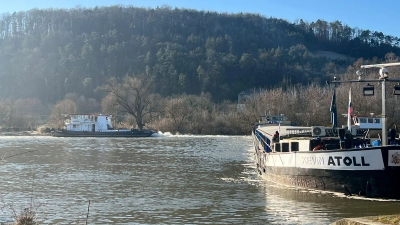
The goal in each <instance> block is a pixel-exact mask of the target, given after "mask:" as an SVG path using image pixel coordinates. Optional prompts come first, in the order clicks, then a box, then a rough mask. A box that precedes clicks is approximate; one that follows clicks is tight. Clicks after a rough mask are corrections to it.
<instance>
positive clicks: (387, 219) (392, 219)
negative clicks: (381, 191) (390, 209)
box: [372, 215, 400, 225]
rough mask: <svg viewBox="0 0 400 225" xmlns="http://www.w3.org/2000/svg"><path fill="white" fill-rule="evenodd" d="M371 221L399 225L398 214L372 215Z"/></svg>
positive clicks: (399, 216) (399, 217) (399, 218)
mask: <svg viewBox="0 0 400 225" xmlns="http://www.w3.org/2000/svg"><path fill="white" fill-rule="evenodd" d="M372 221H374V222H379V223H383V224H391V225H400V215H385V216H377V217H373V218H372Z"/></svg>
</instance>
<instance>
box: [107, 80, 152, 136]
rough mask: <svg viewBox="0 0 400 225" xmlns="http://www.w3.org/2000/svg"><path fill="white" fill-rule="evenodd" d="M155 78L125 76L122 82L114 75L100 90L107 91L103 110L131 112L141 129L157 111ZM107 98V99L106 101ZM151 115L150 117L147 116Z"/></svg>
mask: <svg viewBox="0 0 400 225" xmlns="http://www.w3.org/2000/svg"><path fill="white" fill-rule="evenodd" d="M153 83H154V80H153V79H152V78H151V77H149V76H141V77H132V76H125V77H124V78H123V80H122V82H119V81H118V80H117V78H115V77H113V78H110V79H109V80H108V84H107V85H105V86H103V87H101V88H100V90H101V91H103V92H105V93H107V95H106V96H105V98H104V99H103V101H102V106H103V107H107V108H103V111H104V110H106V111H108V112H109V110H112V111H113V112H118V113H124V112H125V113H129V114H130V115H132V116H133V117H134V118H135V120H136V124H137V126H138V128H139V129H140V130H142V129H143V127H144V126H145V121H144V120H145V119H146V118H147V119H149V118H150V119H151V114H152V113H155V112H156V110H155V106H156V105H155V103H156V100H157V96H156V95H155V94H152V93H151V87H152V85H153ZM105 100H106V101H105ZM146 116H149V117H146Z"/></svg>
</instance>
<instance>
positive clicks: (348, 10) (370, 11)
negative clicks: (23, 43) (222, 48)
mask: <svg viewBox="0 0 400 225" xmlns="http://www.w3.org/2000/svg"><path fill="white" fill-rule="evenodd" d="M110 5H133V6H137V7H151V8H154V7H157V6H162V5H169V6H171V7H178V8H190V9H197V10H210V11H216V12H225V13H239V12H244V13H246V12H248V13H259V14H260V15H263V16H266V17H276V18H281V19H285V20H288V21H289V22H294V21H295V20H296V19H303V20H304V21H307V22H313V21H316V20H318V19H322V20H325V21H327V22H333V21H335V20H339V21H341V22H342V23H343V24H347V25H348V26H350V27H352V28H355V27H358V28H361V29H363V30H367V29H369V30H371V31H380V32H383V33H384V34H385V35H393V36H397V37H400V26H399V21H400V0H1V9H0V13H5V12H10V13H12V12H18V11H26V10H29V9H32V8H75V7H76V6H82V7H90V8H91V7H95V6H110Z"/></svg>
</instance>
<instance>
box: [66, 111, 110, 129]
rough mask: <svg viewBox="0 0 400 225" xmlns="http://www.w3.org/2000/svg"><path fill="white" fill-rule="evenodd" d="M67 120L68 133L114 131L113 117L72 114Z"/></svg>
mask: <svg viewBox="0 0 400 225" xmlns="http://www.w3.org/2000/svg"><path fill="white" fill-rule="evenodd" d="M68 116H69V117H70V118H69V119H67V120H65V126H66V130H68V131H91V132H105V131H107V132H110V131H112V130H113V125H112V120H111V119H112V116H111V115H98V116H96V115H88V114H71V115H68Z"/></svg>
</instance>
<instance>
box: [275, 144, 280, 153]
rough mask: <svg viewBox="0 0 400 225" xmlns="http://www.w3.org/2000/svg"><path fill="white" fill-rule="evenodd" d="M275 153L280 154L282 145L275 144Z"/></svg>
mask: <svg viewBox="0 0 400 225" xmlns="http://www.w3.org/2000/svg"><path fill="white" fill-rule="evenodd" d="M275 151H276V152H280V151H281V144H280V143H275Z"/></svg>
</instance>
